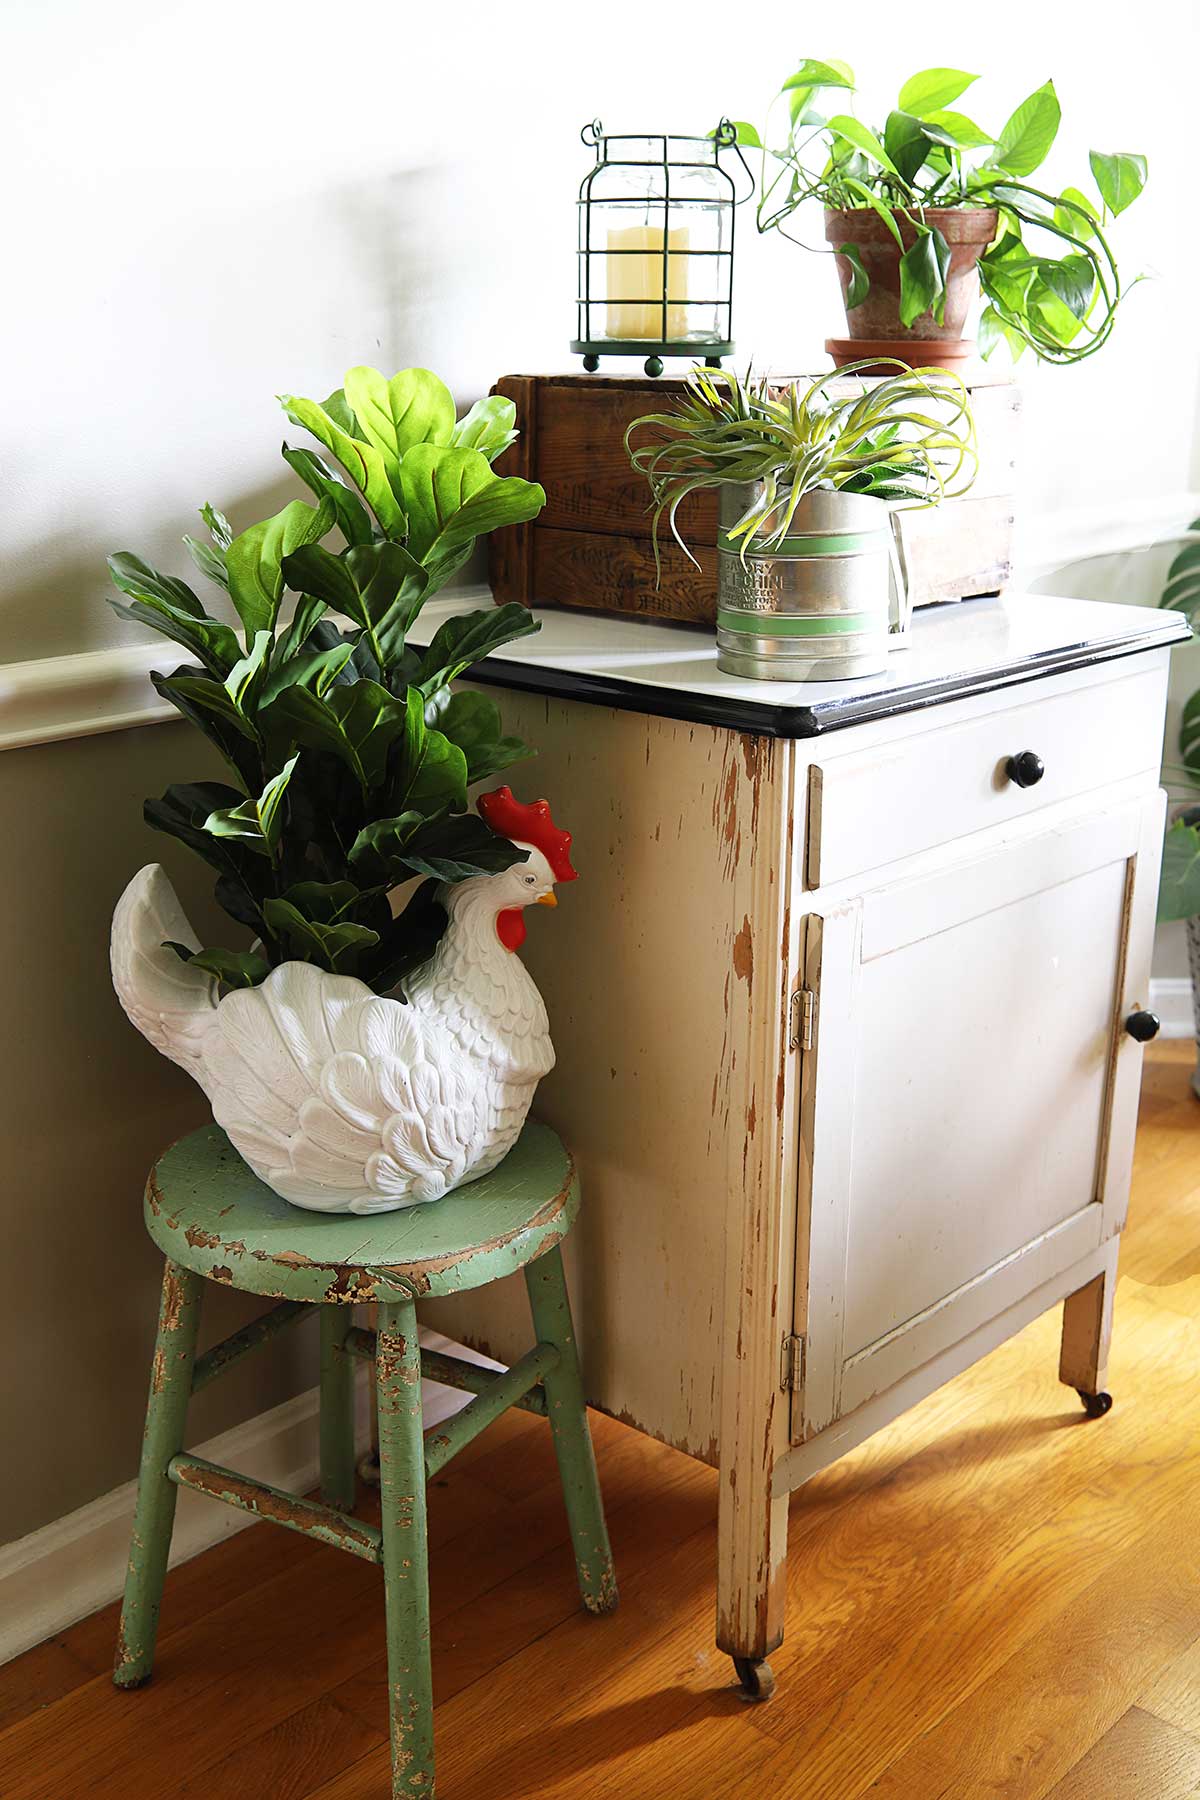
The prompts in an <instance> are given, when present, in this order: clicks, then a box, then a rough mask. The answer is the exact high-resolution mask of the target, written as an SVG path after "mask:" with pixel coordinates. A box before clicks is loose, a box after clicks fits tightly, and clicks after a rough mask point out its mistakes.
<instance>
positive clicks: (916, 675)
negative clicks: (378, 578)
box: [414, 590, 1190, 738]
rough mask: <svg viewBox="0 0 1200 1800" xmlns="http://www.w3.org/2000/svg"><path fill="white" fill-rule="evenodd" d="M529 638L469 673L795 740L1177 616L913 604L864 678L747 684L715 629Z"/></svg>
mask: <svg viewBox="0 0 1200 1800" xmlns="http://www.w3.org/2000/svg"><path fill="white" fill-rule="evenodd" d="M488 598H489V596H488V594H487V591H486V590H484V592H483V594H482V595H481V594H480V593H479V592H478V591H476V592H474V593H470V594H463V595H459V596H456V597H455V598H453V599H443V600H435V601H433V602H431V604H430V605H429V606H427V607H426V608H425V610H424V611H423V612H422V614H421V618H420V623H419V626H418V627H417V632H416V633H415V634H414V635H416V636H420V637H426V636H432V634H433V632H434V631H435V630H436V629H437V627H438V625H440V624H441V622H442V620H443V619H446V618H450V617H452V616H453V615H454V614H456V613H461V612H467V611H470V610H472V609H473V608H474V607H476V606H478V605H480V604H486V602H487V599H488ZM537 616H538V618H539V620H540V622H541V629H540V631H539V632H538V633H537V635H536V636H534V637H527V638H521V639H520V640H519V641H518V642H517V643H515V644H508V645H506V646H505V647H504V648H503V649H502V650H500V651H498V652H497V654H496V655H495V656H494V657H489V658H488V659H487V660H486V662H483V663H480V664H479V665H477V667H476V668H475V669H474V670H473V672H472V678H473V679H474V680H477V681H483V682H488V681H496V682H498V683H499V684H500V685H502V686H504V687H511V688H522V689H525V690H527V691H530V692H534V693H548V694H554V695H557V696H559V697H561V698H564V699H574V700H583V701H591V702H593V703H596V704H599V705H607V706H615V707H619V708H622V709H626V710H631V711H637V712H647V713H654V714H658V715H659V716H660V717H666V718H675V719H694V720H698V721H702V722H704V723H706V724H710V725H728V726H731V727H733V728H734V729H736V730H742V731H753V732H758V733H762V734H764V735H766V736H769V737H792V738H806V737H816V736H819V735H820V734H821V733H823V732H827V731H837V730H841V729H844V728H845V727H847V726H850V725H855V724H861V723H863V722H865V721H867V720H871V719H883V718H889V717H894V716H896V715H897V714H900V713H906V712H912V711H915V710H916V709H917V708H920V707H927V706H935V705H939V704H942V703H944V702H946V701H948V700H955V699H962V698H965V697H966V696H967V695H969V694H974V693H981V692H987V691H988V690H989V689H994V688H997V687H1007V686H1010V685H1012V684H1014V683H1018V682H1024V681H1031V680H1037V679H1039V678H1041V677H1044V676H1047V675H1053V674H1058V673H1060V672H1062V671H1064V670H1068V669H1077V668H1086V667H1088V666H1089V665H1091V664H1094V663H1097V662H1104V661H1107V660H1109V659H1111V658H1114V657H1120V656H1128V655H1131V654H1135V653H1136V652H1138V651H1143V650H1149V649H1154V648H1157V647H1158V646H1161V645H1169V644H1175V643H1180V642H1182V641H1184V640H1185V639H1186V638H1187V637H1188V636H1189V635H1190V634H1189V632H1188V628H1187V625H1186V623H1185V622H1184V620H1183V618H1182V617H1181V615H1180V614H1179V613H1175V612H1165V611H1160V610H1158V609H1155V608H1150V607H1142V606H1113V605H1107V604H1105V605H1102V604H1099V603H1098V602H1096V601H1093V600H1069V599H1062V598H1060V597H1058V596H1055V595H1051V594H1006V595H1003V596H1001V597H999V598H996V599H984V600H960V601H955V602H951V603H949V604H947V605H945V606H930V607H923V608H921V609H920V610H919V611H918V612H917V613H916V615H915V618H914V621H913V630H912V641H911V645H910V647H909V648H907V649H904V650H896V651H893V653H892V655H891V657H890V658H889V662H888V669H887V672H886V674H884V675H879V676H872V677H869V678H868V679H866V680H863V681H827V682H818V681H807V682H773V681H747V680H743V679H741V678H739V677H737V676H732V675H723V674H721V672H720V671H719V670H718V668H717V652H716V637H715V634H714V633H713V632H712V631H710V630H709V629H707V628H706V627H702V626H692V625H664V624H659V623H651V622H650V621H649V620H646V619H636V618H616V617H608V616H606V615H604V614H599V613H586V612H577V611H576V612H572V611H558V610H555V609H552V608H545V609H543V610H541V611H539V612H538V615H537Z"/></svg>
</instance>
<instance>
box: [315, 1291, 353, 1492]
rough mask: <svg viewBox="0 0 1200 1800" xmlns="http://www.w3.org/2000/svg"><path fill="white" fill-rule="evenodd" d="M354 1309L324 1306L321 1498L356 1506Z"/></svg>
mask: <svg viewBox="0 0 1200 1800" xmlns="http://www.w3.org/2000/svg"><path fill="white" fill-rule="evenodd" d="M353 1323H354V1308H353V1307H352V1306H336V1305H326V1306H322V1307H321V1498H322V1500H324V1502H325V1504H326V1505H327V1506H340V1507H343V1508H345V1509H347V1510H348V1509H350V1508H351V1507H353V1505H354V1362H353V1359H352V1358H351V1357H349V1356H348V1355H347V1354H346V1348H345V1345H346V1333H347V1332H348V1331H349V1329H350V1327H351V1326H352V1325H353Z"/></svg>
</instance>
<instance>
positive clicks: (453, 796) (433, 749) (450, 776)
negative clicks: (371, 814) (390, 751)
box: [388, 688, 467, 817]
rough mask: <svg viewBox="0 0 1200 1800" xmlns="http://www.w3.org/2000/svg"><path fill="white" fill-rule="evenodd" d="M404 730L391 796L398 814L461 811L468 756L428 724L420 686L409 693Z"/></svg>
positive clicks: (406, 700)
mask: <svg viewBox="0 0 1200 1800" xmlns="http://www.w3.org/2000/svg"><path fill="white" fill-rule="evenodd" d="M404 705H405V717H404V731H403V735H402V737H401V740H400V745H399V753H398V755H397V757H396V758H395V759H394V762H393V768H392V773H391V780H390V784H389V788H388V799H389V801H390V804H391V810H392V812H393V813H394V814H395V815H399V814H400V813H405V812H419V813H422V814H424V815H425V816H426V817H429V816H431V815H432V814H434V813H440V812H455V811H458V812H461V811H463V810H464V809H465V807H466V804H467V759H466V757H465V756H464V755H463V753H462V751H461V750H460V749H459V747H458V745H457V744H452V743H451V742H450V740H449V738H448V737H446V736H445V735H444V733H442V732H440V731H433V730H430V729H429V728H428V727H427V725H426V724H425V701H424V697H423V695H422V694H421V692H420V690H419V689H418V688H409V690H408V692H407V694H406V696H405V702H404Z"/></svg>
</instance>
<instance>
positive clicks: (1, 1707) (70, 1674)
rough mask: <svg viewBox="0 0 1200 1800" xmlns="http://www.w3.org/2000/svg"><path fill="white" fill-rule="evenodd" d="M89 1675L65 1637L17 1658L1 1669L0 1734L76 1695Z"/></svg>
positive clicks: (52, 1640) (28, 1651)
mask: <svg viewBox="0 0 1200 1800" xmlns="http://www.w3.org/2000/svg"><path fill="white" fill-rule="evenodd" d="M90 1674H91V1671H90V1670H89V1669H88V1668H87V1666H86V1664H84V1663H82V1662H81V1661H80V1660H79V1658H78V1657H77V1656H74V1655H73V1654H72V1653H71V1650H70V1649H69V1647H68V1646H67V1644H66V1643H65V1642H64V1641H63V1639H62V1638H50V1639H49V1640H48V1641H47V1642H46V1643H44V1644H38V1645H36V1646H35V1647H34V1649H32V1650H26V1651H25V1653H24V1654H23V1655H22V1656H17V1657H14V1658H13V1659H12V1661H11V1662H7V1663H5V1665H4V1667H3V1668H2V1669H0V1732H3V1731H6V1730H7V1729H8V1728H9V1726H11V1725H18V1724H19V1723H20V1722H21V1720H22V1719H27V1718H29V1717H30V1716H31V1715H32V1714H34V1713H38V1712H41V1711H42V1710H43V1708H45V1707H47V1706H51V1705H53V1703H54V1702H55V1701H56V1700H61V1699H62V1698H63V1696H64V1695H66V1694H70V1693H73V1692H74V1690H75V1689H76V1688H77V1687H82V1685H83V1683H84V1682H85V1681H87V1680H88V1678H89V1676H90Z"/></svg>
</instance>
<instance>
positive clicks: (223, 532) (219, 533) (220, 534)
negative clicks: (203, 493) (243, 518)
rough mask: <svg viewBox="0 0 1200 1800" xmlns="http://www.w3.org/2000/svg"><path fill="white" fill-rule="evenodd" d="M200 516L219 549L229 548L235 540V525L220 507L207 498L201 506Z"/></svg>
mask: <svg viewBox="0 0 1200 1800" xmlns="http://www.w3.org/2000/svg"><path fill="white" fill-rule="evenodd" d="M200 517H201V518H202V519H203V520H204V523H205V524H206V525H207V526H208V530H209V535H210V536H211V538H212V541H213V543H214V544H215V545H216V546H217V549H218V550H228V548H229V546H230V544H232V542H233V526H232V525H231V524H230V523H229V520H228V519H227V518H226V517H225V514H224V513H223V512H222V511H221V510H220V508H219V507H216V506H214V505H213V503H212V501H211V500H206V501H205V502H204V505H203V506H202V507H201V508H200Z"/></svg>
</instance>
